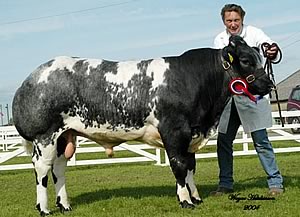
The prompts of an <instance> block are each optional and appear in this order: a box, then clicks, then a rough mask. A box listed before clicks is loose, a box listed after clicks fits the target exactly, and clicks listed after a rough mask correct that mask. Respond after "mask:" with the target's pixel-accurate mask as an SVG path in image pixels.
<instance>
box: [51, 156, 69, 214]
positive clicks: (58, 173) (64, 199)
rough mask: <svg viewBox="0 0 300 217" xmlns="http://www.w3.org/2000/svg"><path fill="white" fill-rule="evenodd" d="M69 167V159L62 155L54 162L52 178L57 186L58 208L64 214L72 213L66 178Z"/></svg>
mask: <svg viewBox="0 0 300 217" xmlns="http://www.w3.org/2000/svg"><path fill="white" fill-rule="evenodd" d="M66 166H67V159H66V158H65V156H64V155H63V154H62V155H60V156H59V157H58V158H56V160H55V161H54V164H53V168H52V177H53V182H54V185H55V192H56V206H57V207H59V209H60V211H61V212H62V213H64V212H65V211H71V210H72V208H71V206H70V204H69V201H68V196H67V191H66V178H65V170H66Z"/></svg>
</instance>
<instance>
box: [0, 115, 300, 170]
mask: <svg viewBox="0 0 300 217" xmlns="http://www.w3.org/2000/svg"><path fill="white" fill-rule="evenodd" d="M272 115H273V118H278V117H279V114H278V112H273V113H272ZM282 115H283V117H285V118H286V117H295V116H300V111H293V112H290V111H289V112H286V111H283V112H282ZM291 128H300V124H287V123H286V124H285V126H284V127H282V126H281V125H277V124H275V121H274V125H273V126H272V127H271V128H270V129H268V133H269V139H270V141H284V140H294V141H297V142H299V146H297V147H284V148H283V147H282V148H274V151H275V153H284V152H300V134H291V133H290V129H291ZM21 142H22V138H21V137H20V136H19V134H18V132H17V131H16V129H15V127H14V126H7V127H0V170H16V169H27V168H33V166H32V164H31V163H27V164H10V165H8V164H7V165H6V164H5V163H4V162H6V161H8V160H10V159H13V158H16V157H19V156H26V154H25V153H24V149H23V147H22V145H20V143H21ZM251 142H252V139H251V137H249V135H248V134H246V133H244V132H243V130H242V128H240V129H239V133H238V135H237V137H236V139H235V140H234V144H237V143H238V144H243V150H242V151H234V153H233V155H234V156H242V155H253V154H256V152H255V150H249V147H248V145H249V143H251ZM90 143H93V142H91V141H89V140H87V139H85V138H82V137H78V138H77V149H76V153H75V154H74V156H73V157H72V158H71V160H70V161H69V162H68V166H78V165H92V164H110V163H132V162H146V161H154V162H156V165H168V159H167V157H166V154H165V152H163V153H161V150H160V149H154V148H153V147H151V146H148V145H146V144H136V145H129V144H126V143H123V144H121V145H120V146H117V147H115V148H114V151H115V152H119V151H124V150H127V151H130V152H133V153H135V154H136V155H138V156H134V157H126V158H124V157H122V158H104V159H93V160H77V159H76V154H80V153H95V152H98V153H99V152H105V150H104V149H103V148H102V147H100V146H97V147H89V145H87V144H90ZM216 143H217V142H216V139H215V138H213V139H211V140H210V141H209V142H208V144H207V145H208V146H213V145H216ZM149 150H151V151H150V152H149ZM154 150H155V151H154ZM200 152H201V151H200ZM116 155H117V154H116ZM210 157H217V153H215V152H213V153H200V154H196V158H197V159H199V158H210Z"/></svg>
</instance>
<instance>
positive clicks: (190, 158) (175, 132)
mask: <svg viewBox="0 0 300 217" xmlns="http://www.w3.org/2000/svg"><path fill="white" fill-rule="evenodd" d="M170 120H172V119H171V118H168V119H165V121H162V122H161V123H160V133H161V135H162V139H163V142H164V145H165V148H166V151H167V154H168V157H169V161H170V166H171V168H172V171H173V173H174V175H175V178H176V182H177V186H176V187H177V188H176V189H177V198H178V200H179V203H180V205H181V207H183V208H194V207H195V205H196V204H200V203H201V202H202V200H201V198H200V197H199V194H198V190H197V188H196V185H195V183H194V179H193V175H194V172H195V167H196V160H195V154H194V153H189V152H188V147H189V144H190V142H191V130H190V127H189V125H188V124H187V123H186V122H185V121H184V120H183V121H180V118H178V117H177V118H176V119H173V120H176V121H175V122H170Z"/></svg>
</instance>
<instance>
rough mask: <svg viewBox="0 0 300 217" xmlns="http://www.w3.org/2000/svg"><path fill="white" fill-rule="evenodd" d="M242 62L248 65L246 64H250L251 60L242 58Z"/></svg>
mask: <svg viewBox="0 0 300 217" xmlns="http://www.w3.org/2000/svg"><path fill="white" fill-rule="evenodd" d="M240 62H241V64H243V65H246V66H248V65H250V62H249V60H248V59H240Z"/></svg>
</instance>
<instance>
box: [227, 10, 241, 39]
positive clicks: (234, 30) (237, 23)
mask: <svg viewBox="0 0 300 217" xmlns="http://www.w3.org/2000/svg"><path fill="white" fill-rule="evenodd" d="M224 25H225V26H226V29H227V31H228V32H229V33H230V34H231V35H236V34H238V33H240V31H241V28H242V25H243V20H242V17H241V16H240V15H239V14H238V13H237V12H235V11H226V12H225V15H224Z"/></svg>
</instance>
